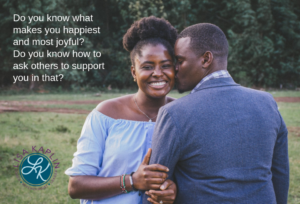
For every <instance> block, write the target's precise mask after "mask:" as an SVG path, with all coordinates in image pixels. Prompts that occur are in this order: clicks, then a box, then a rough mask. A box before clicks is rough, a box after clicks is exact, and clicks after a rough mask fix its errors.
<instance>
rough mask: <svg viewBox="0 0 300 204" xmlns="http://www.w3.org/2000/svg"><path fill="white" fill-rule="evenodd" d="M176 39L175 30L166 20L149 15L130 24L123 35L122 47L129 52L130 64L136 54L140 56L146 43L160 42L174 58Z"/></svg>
mask: <svg viewBox="0 0 300 204" xmlns="http://www.w3.org/2000/svg"><path fill="white" fill-rule="evenodd" d="M176 39H177V31H176V29H175V28H174V27H173V26H172V25H171V24H170V23H169V22H168V21H167V20H165V19H162V18H157V17H155V16H150V17H145V18H142V19H140V20H138V21H135V22H134V23H133V24H132V25H131V27H130V28H129V29H128V30H127V32H126V34H125V35H124V36H123V47H124V48H125V49H126V50H127V51H129V52H130V59H131V63H132V65H134V57H135V56H136V54H138V55H139V56H141V49H142V47H143V46H144V45H146V44H151V45H157V44H162V45H163V46H164V47H165V48H166V49H167V50H168V52H169V54H170V56H171V57H172V59H173V60H175V55H174V45H175V42H176Z"/></svg>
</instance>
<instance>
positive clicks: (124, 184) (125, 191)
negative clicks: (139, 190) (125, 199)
mask: <svg viewBox="0 0 300 204" xmlns="http://www.w3.org/2000/svg"><path fill="white" fill-rule="evenodd" d="M125 177H126V174H124V175H123V186H124V192H123V193H128V191H127V190H126V183H125Z"/></svg>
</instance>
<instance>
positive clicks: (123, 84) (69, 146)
mask: <svg viewBox="0 0 300 204" xmlns="http://www.w3.org/2000/svg"><path fill="white" fill-rule="evenodd" d="M14 14H19V15H22V16H32V15H35V16H45V15H47V14H50V15H52V16H54V15H56V16H71V15H79V14H81V15H93V17H94V21H93V22H89V23H87V22H77V23H75V22H46V21H45V22H35V23H32V24H31V25H28V24H27V22H13V15H14ZM151 15H154V16H157V17H163V18H165V19H167V20H168V21H169V22H170V23H171V24H172V25H173V26H174V27H175V28H176V29H177V30H178V32H180V31H182V30H183V29H184V28H185V27H187V26H189V25H193V24H196V23H202V22H209V23H213V24H216V25H218V26H219V27H220V28H221V29H222V30H223V31H224V33H225V34H226V36H227V39H228V42H229V46H230V51H229V60H228V71H229V72H230V74H231V75H232V77H233V79H234V80H235V81H236V82H237V83H240V84H241V85H243V86H246V87H250V88H255V89H259V90H262V91H268V92H270V93H271V94H272V95H273V96H274V97H275V99H276V101H277V102H278V106H279V111H280V112H281V114H282V116H283V118H284V120H285V122H286V124H287V127H288V130H289V158H290V175H291V176H290V191H289V203H290V204H292V203H293V204H294V203H300V187H299V183H300V159H299V155H300V88H299V87H300V57H299V56H300V19H299V17H300V2H299V1H298V0H228V1H222V0H198V1H195V0H194V1H193V0H182V1H180V0H168V1H166V0H155V1H153V0H152V1H150V0H143V1H136V0H100V1H96V0H94V1H82V0H72V1H71V0H0V19H1V21H0V31H1V32H0V59H1V60H0V128H1V130H2V131H1V132H0V189H1V190H0V201H1V203H41V202H43V203H79V201H78V200H72V199H71V198H70V197H69V196H68V192H67V184H68V176H66V175H64V171H65V170H66V169H67V168H68V167H70V166H71V164H72V163H71V160H72V157H73V156H72V155H73V153H74V152H75V151H76V143H77V139H78V138H79V136H80V131H81V128H82V125H83V122H84V120H85V118H86V116H87V114H88V113H89V112H90V111H91V110H92V109H93V108H95V106H96V105H97V104H98V103H99V102H101V101H103V100H106V99H109V98H114V97H119V96H122V95H125V94H129V93H134V92H135V91H136V90H137V86H136V84H135V83H134V82H133V80H132V77H131V73H130V66H131V63H130V59H129V53H128V52H126V51H125V50H124V49H123V46H122V37H123V35H124V34H125V33H126V31H127V29H128V28H129V27H130V25H131V24H132V23H133V22H134V21H135V20H138V19H140V18H142V17H145V16H151ZM26 26H31V27H42V28H44V27H62V26H66V27H73V28H77V27H78V28H79V27H85V26H88V27H98V26H99V27H100V28H101V34H97V35H95V34H86V35H84V36H80V37H82V38H84V40H85V41H84V43H83V45H81V46H68V47H66V48H59V49H56V48H55V47H53V46H42V47H41V46H14V45H13V40H14V39H27V38H31V39H45V38H46V36H43V35H40V34H36V35H35V34H13V32H12V31H13V28H15V27H26ZM77 37H78V36H77ZM77 37H76V38H77ZM47 38H53V39H56V38H60V39H68V38H74V35H71V34H62V33H61V34H56V35H54V34H53V35H49V36H47ZM13 50H20V51H26V52H27V51H46V50H51V51H72V50H76V51H94V50H95V51H100V52H101V53H102V56H101V57H100V58H72V57H69V58H35V59H34V60H28V59H26V58H25V59H24V58H14V57H13V54H12V53H13ZM22 62H26V63H28V64H30V63H34V62H43V63H61V62H64V63H68V64H72V63H102V62H104V63H105V69H104V70H95V71H90V72H82V71H78V70H71V69H69V70H61V69H59V70H13V68H12V67H13V64H14V63H22ZM32 74H33V75H38V76H41V75H43V74H48V75H55V74H56V75H57V74H63V75H64V78H63V80H62V81H61V82H17V83H15V84H14V83H13V76H15V75H28V76H29V75H32ZM185 94H188V93H185ZM185 94H178V93H177V92H176V90H173V91H172V92H171V94H170V96H173V97H175V98H179V97H183V96H184V95H185ZM31 146H37V147H40V146H43V147H44V148H46V149H47V148H49V149H51V150H52V151H53V152H55V155H56V158H58V159H59V161H60V168H59V169H58V175H57V177H56V180H55V182H54V183H53V185H51V186H50V187H49V188H47V189H46V190H42V191H32V190H28V189H26V188H24V187H23V186H21V185H20V184H19V183H18V181H17V179H16V177H15V175H14V167H13V165H14V162H13V159H14V158H15V156H16V154H18V153H20V152H22V151H23V149H26V150H27V149H29V150H31Z"/></svg>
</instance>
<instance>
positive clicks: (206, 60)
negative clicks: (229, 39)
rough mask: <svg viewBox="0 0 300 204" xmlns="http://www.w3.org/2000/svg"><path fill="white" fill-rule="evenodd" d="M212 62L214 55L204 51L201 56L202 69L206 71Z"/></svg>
mask: <svg viewBox="0 0 300 204" xmlns="http://www.w3.org/2000/svg"><path fill="white" fill-rule="evenodd" d="M213 60H214V55H213V53H212V52H210V51H206V52H205V53H204V54H203V55H202V68H204V69H207V68H208V67H209V66H210V65H211V63H212V62H213Z"/></svg>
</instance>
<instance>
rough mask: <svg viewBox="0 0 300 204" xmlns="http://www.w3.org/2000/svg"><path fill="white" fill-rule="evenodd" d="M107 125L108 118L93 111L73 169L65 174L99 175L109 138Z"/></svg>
mask: <svg viewBox="0 0 300 204" xmlns="http://www.w3.org/2000/svg"><path fill="white" fill-rule="evenodd" d="M107 123H108V121H107V120H106V118H105V117H102V115H101V113H99V112H98V111H97V110H93V111H92V112H91V113H90V114H89V115H88V117H87V118H86V120H85V123H84V125H83V128H82V131H81V136H80V138H79V139H78V142H77V151H76V152H75V153H74V158H73V160H72V162H73V164H72V167H71V168H69V169H67V170H66V171H65V174H67V175H69V176H77V175H91V176H97V175H98V174H99V172H100V171H101V166H102V159H103V152H104V148H105V139H106V136H107V133H106V126H107Z"/></svg>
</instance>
